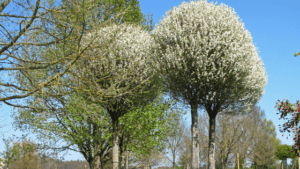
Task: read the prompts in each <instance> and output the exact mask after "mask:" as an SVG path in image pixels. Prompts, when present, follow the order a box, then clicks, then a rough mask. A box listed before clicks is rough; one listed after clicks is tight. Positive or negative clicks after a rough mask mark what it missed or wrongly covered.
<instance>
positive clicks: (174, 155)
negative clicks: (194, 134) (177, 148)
mask: <svg viewBox="0 0 300 169" xmlns="http://www.w3.org/2000/svg"><path fill="white" fill-rule="evenodd" d="M173 169H175V154H173Z"/></svg>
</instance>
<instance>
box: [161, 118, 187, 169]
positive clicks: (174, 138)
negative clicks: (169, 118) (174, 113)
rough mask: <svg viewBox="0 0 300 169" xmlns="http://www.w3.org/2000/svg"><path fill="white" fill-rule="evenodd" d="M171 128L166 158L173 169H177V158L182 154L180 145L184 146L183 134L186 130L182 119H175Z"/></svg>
mask: <svg viewBox="0 0 300 169" xmlns="http://www.w3.org/2000/svg"><path fill="white" fill-rule="evenodd" d="M170 128H171V133H170V136H169V137H168V138H167V140H166V151H165V152H164V153H165V158H167V159H168V161H169V162H171V163H172V166H173V169H175V168H176V166H177V163H176V158H177V157H178V155H179V152H180V145H181V144H183V139H184V136H183V133H184V130H185V126H184V124H183V121H182V119H179V118H176V117H175V118H174V119H173V123H172V124H171V126H170Z"/></svg>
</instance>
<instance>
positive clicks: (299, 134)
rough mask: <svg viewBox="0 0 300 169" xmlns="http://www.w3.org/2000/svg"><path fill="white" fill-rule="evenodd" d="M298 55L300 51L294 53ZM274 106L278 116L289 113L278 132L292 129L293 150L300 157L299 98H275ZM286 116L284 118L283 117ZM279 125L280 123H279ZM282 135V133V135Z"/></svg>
mask: <svg viewBox="0 0 300 169" xmlns="http://www.w3.org/2000/svg"><path fill="white" fill-rule="evenodd" d="M298 55H300V52H298V53H295V55H294V56H295V57H296V56H298ZM274 108H277V111H279V113H276V114H280V118H282V119H287V115H288V114H290V115H291V117H292V118H291V119H289V120H288V121H287V122H285V123H283V126H282V128H281V127H279V128H280V132H285V131H288V132H289V133H290V132H291V130H290V129H292V133H293V134H294V139H293V140H294V141H295V144H294V145H293V151H295V153H296V154H297V156H298V157H300V151H299V145H300V139H299V138H300V130H299V127H298V122H299V119H300V103H299V100H297V102H296V103H294V104H292V103H290V102H289V100H288V99H287V100H285V99H283V100H282V101H280V100H277V102H276V106H275V107H274ZM285 117H286V118H285ZM279 126H280V125H279ZM289 135H290V134H289ZM282 136H284V134H283V135H282Z"/></svg>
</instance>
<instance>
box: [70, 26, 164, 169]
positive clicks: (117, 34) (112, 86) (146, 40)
mask: <svg viewBox="0 0 300 169" xmlns="http://www.w3.org/2000/svg"><path fill="white" fill-rule="evenodd" d="M99 35H101V36H99ZM95 37H97V38H95ZM83 39H84V41H88V42H90V41H93V45H94V46H102V44H104V43H107V42H112V43H110V44H108V45H107V46H106V47H105V48H97V49H95V50H88V51H87V52H86V53H85V55H86V56H88V57H89V58H85V57H83V58H82V59H80V60H79V61H78V62H77V63H76V64H75V66H74V68H73V69H71V73H72V74H73V75H74V77H76V78H75V80H74V81H77V79H78V84H79V85H82V84H81V83H85V82H86V81H80V80H81V79H89V81H90V84H89V85H86V84H83V85H84V86H88V90H89V91H93V92H95V93H97V92H99V91H104V92H109V93H111V94H112V95H114V96H115V97H107V98H106V97H103V96H102V97H97V95H89V94H87V100H90V101H92V102H94V103H98V104H99V105H100V106H101V107H103V108H104V109H105V110H106V111H107V112H108V114H109V115H110V117H111V119H112V126H113V145H112V146H113V148H112V151H113V169H117V168H118V159H119V157H118V152H119V147H118V142H119V140H118V139H119V137H118V133H119V131H118V123H119V118H120V117H122V116H123V115H124V114H126V113H128V112H130V111H133V110H134V108H137V106H138V105H146V104H147V103H149V102H151V101H152V100H153V99H155V98H156V96H157V95H158V93H159V89H161V86H162V85H161V84H162V83H161V80H159V79H160V78H159V76H158V73H157V72H155V69H153V68H152V65H153V66H156V65H157V64H156V62H155V60H154V59H153V56H154V55H153V54H152V50H151V49H152V47H153V46H154V45H155V44H154V40H153V38H152V37H151V36H150V34H149V33H148V32H147V31H145V30H143V29H142V27H139V26H133V25H129V24H121V25H111V26H108V27H105V28H102V29H99V30H98V31H97V32H95V31H93V32H91V33H89V34H87V35H85V37H84V38H83ZM112 39H116V40H113V41H112ZM84 45H85V44H83V46H84ZM102 56H105V57H102ZM127 91H130V92H127ZM120 93H123V94H122V95H120Z"/></svg>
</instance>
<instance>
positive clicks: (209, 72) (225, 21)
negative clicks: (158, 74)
mask: <svg viewBox="0 0 300 169" xmlns="http://www.w3.org/2000/svg"><path fill="white" fill-rule="evenodd" d="M152 33H153V35H154V39H155V41H156V42H158V44H160V46H159V50H158V53H159V54H158V55H159V56H162V57H161V58H162V60H161V62H160V63H161V68H162V69H164V70H166V71H167V70H168V69H169V70H172V71H170V72H169V73H170V76H172V77H174V78H176V77H178V78H179V77H180V78H182V76H179V74H180V73H181V74H182V72H186V74H184V76H185V77H186V79H189V82H190V83H196V82H197V81H198V82H199V81H201V84H203V85H208V84H209V85H211V86H210V88H216V87H215V86H213V85H215V84H220V83H221V84H224V85H226V83H228V79H229V78H234V80H235V82H238V83H237V84H235V85H231V87H232V88H231V89H229V90H230V91H233V90H237V89H238V90H239V92H235V95H231V96H230V97H232V98H241V100H249V105H250V100H252V101H251V104H252V102H254V101H255V100H259V99H260V97H261V96H262V95H263V94H264V90H263V89H264V87H265V86H266V83H267V76H266V71H265V69H264V66H263V63H262V60H261V58H260V57H259V56H258V53H259V52H258V51H257V49H256V47H255V45H253V42H252V37H251V34H250V32H249V31H248V30H246V29H245V27H244V24H243V23H242V22H241V21H240V20H239V17H238V15H236V13H235V12H234V10H233V9H232V8H228V6H227V5H224V4H221V5H220V6H217V5H216V4H213V3H207V2H206V1H191V2H190V3H187V2H183V3H182V4H181V5H180V6H178V7H174V8H173V9H172V10H170V11H168V12H167V13H166V16H165V17H163V19H162V20H161V21H160V22H159V25H156V28H155V30H154V31H152ZM179 80H180V79H178V81H179ZM231 82H233V80H231ZM216 97H218V96H217V95H216V94H215V92H214V91H212V92H211V93H210V94H208V95H207V98H208V99H209V100H214V99H216ZM250 98H251V99H250Z"/></svg>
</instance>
